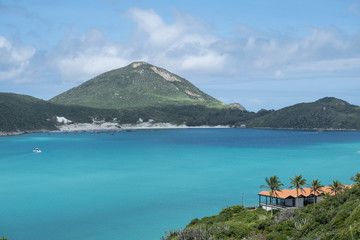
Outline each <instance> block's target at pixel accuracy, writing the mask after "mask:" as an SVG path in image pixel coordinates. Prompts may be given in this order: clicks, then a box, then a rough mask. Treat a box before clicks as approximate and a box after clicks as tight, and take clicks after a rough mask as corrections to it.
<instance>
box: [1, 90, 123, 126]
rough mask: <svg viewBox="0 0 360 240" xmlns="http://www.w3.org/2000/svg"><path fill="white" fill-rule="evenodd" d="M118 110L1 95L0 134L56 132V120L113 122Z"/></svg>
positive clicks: (25, 96)
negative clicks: (60, 118) (102, 120)
mask: <svg viewBox="0 0 360 240" xmlns="http://www.w3.org/2000/svg"><path fill="white" fill-rule="evenodd" d="M117 114H118V113H117V112H116V111H115V110H102V109H93V108H88V107H79V106H63V105H58V104H53V103H49V102H47V101H44V100H41V99H38V98H34V97H31V96H27V95H20V94H14V93H0V132H3V133H8V132H24V131H39V130H56V129H57V128H56V125H57V124H58V122H57V119H56V117H57V116H59V117H66V118H68V119H71V120H72V121H74V122H83V123H88V122H89V123H90V122H92V121H93V119H106V120H110V119H112V118H113V117H116V116H117Z"/></svg>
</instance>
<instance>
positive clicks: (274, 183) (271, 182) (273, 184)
mask: <svg viewBox="0 0 360 240" xmlns="http://www.w3.org/2000/svg"><path fill="white" fill-rule="evenodd" d="M265 181H266V184H267V185H261V186H260V188H268V189H269V190H270V191H269V192H270V205H271V216H272V215H273V209H272V198H273V196H274V194H276V191H280V192H281V190H282V189H284V188H283V187H281V186H284V184H282V183H281V182H280V180H279V177H277V176H271V177H270V179H268V178H267V177H266V178H265Z"/></svg>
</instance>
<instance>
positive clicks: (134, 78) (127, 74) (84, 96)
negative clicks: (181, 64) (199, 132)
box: [50, 62, 224, 109]
mask: <svg viewBox="0 0 360 240" xmlns="http://www.w3.org/2000/svg"><path fill="white" fill-rule="evenodd" d="M50 101H51V102H54V103H58V104H64V105H79V106H86V107H96V108H107V109H125V108H137V107H147V106H163V105H177V106H181V105H203V106H207V107H217V108H223V107H224V105H223V104H222V103H221V102H220V101H218V100H216V99H215V98H213V97H211V96H209V95H207V94H206V93H204V92H202V91H201V90H200V89H198V88H197V87H195V86H194V85H193V84H191V83H190V82H189V81H187V80H186V79H184V78H182V77H180V76H178V75H176V74H174V73H171V72H169V71H168V70H166V69H163V68H161V67H157V66H154V65H151V64H149V63H146V62H133V63H131V64H129V65H127V66H126V67H123V68H118V69H115V70H112V71H109V72H105V73H103V74H100V75H99V76H97V77H95V78H93V79H90V80H89V81H87V82H85V83H83V84H81V85H80V86H78V87H75V88H73V89H70V90H69V91H67V92H64V93H62V94H60V95H58V96H56V97H54V98H52V99H50Z"/></svg>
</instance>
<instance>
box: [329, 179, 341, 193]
mask: <svg viewBox="0 0 360 240" xmlns="http://www.w3.org/2000/svg"><path fill="white" fill-rule="evenodd" d="M330 189H331V192H333V193H335V194H338V193H339V192H340V191H341V190H342V189H343V184H342V183H341V182H340V181H339V180H333V184H331V185H330Z"/></svg>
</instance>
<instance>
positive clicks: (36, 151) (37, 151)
mask: <svg viewBox="0 0 360 240" xmlns="http://www.w3.org/2000/svg"><path fill="white" fill-rule="evenodd" d="M33 152H34V153H41V150H40V149H38V148H35V149H34V150H33Z"/></svg>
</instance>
